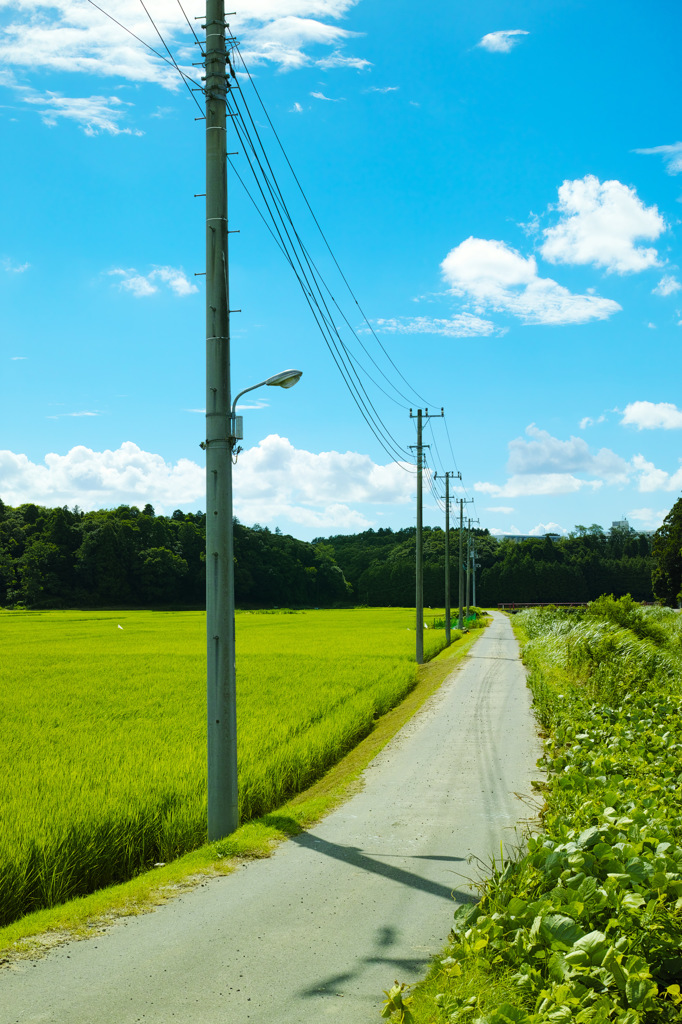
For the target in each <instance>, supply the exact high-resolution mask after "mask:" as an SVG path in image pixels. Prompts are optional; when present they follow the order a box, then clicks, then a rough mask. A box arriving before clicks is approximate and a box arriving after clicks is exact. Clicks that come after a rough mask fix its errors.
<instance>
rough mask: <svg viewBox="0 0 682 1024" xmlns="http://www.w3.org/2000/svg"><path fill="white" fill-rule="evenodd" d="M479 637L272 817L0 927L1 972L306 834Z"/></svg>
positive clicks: (435, 665) (434, 667)
mask: <svg viewBox="0 0 682 1024" xmlns="http://www.w3.org/2000/svg"><path fill="white" fill-rule="evenodd" d="M480 635H481V631H480V630H479V629H476V630H472V632H470V633H468V634H465V635H464V636H463V637H462V638H461V639H460V640H458V641H457V642H456V643H454V644H453V645H452V646H451V647H449V648H446V649H445V650H444V651H441V653H440V654H438V655H436V657H435V658H433V659H432V660H431V661H430V662H427V663H426V664H425V665H422V666H420V667H419V670H418V680H417V684H416V686H415V687H414V688H413V689H412V690H411V691H410V693H409V694H408V695H407V697H406V698H405V699H404V700H403V701H402V703H401V704H399V705H397V706H396V707H395V708H393V709H392V710H391V711H389V712H387V713H386V714H385V715H383V716H382V717H381V718H380V719H378V721H377V723H376V725H375V727H374V729H373V730H372V732H371V733H370V734H369V735H368V736H367V737H365V739H364V740H362V741H361V742H360V743H359V744H358V745H357V746H356V747H354V748H353V750H351V751H350V752H349V753H348V754H346V756H345V757H343V758H342V759H341V760H340V761H339V762H338V763H337V764H336V765H334V767H333V768H331V769H330V770H329V771H328V772H327V773H326V774H325V775H324V776H323V777H322V778H321V779H320V780H319V781H318V782H316V783H314V784H313V785H312V786H311V787H309V788H308V789H307V790H305V792H303V793H299V794H298V795H297V796H296V797H294V798H293V799H292V800H290V801H289V802H288V803H287V804H285V805H284V806H282V807H280V808H278V809H277V810H276V811H273V812H271V813H270V814H266V815H264V816H263V817H262V818H258V819H256V820H254V821H250V822H247V823H246V824H244V825H242V826H241V827H240V828H239V829H238V830H237V831H236V832H235V833H233V835H231V836H229V837H228V838H227V839H222V840H220V841H219V842H216V843H208V844H207V845H205V846H202V847H200V848H199V849H197V850H194V851H192V852H191V853H188V854H185V855H184V856H183V857H179V858H178V859H177V860H174V861H172V862H171V863H169V864H164V865H163V866H160V867H156V868H154V869H153V870H151V871H147V872H145V873H144V874H141V875H138V876H137V877H136V878H133V879H131V880H130V881H128V882H124V883H123V884H121V885H115V886H111V887H110V888H106V889H101V890H99V891H97V892H95V893H92V894H91V895H89V896H83V897H80V898H78V899H75V900H71V901H70V902H68V903H64V904H61V905H60V906H57V907H52V908H50V909H48V910H39V911H36V912H35V913H32V914H27V915H26V916H25V917H23V918H21V919H20V920H18V921H15V922H14V923H13V924H10V925H7V926H6V927H4V928H0V965H3V964H5V965H6V964H8V963H10V962H11V961H12V960H14V959H18V958H22V959H24V958H29V959H31V958H35V957H37V956H40V955H41V954H43V953H45V952H47V951H48V950H49V949H51V948H52V947H54V946H55V945H58V944H60V943H62V942H66V941H69V940H72V939H80V938H88V937H90V936H92V935H96V934H98V933H101V932H102V931H104V930H105V929H106V928H107V927H109V926H110V925H111V924H112V923H113V922H114V921H115V920H117V919H118V918H121V917H125V916H130V915H136V914H142V913H147V912H149V911H151V910H153V909H154V907H156V906H159V905H160V904H162V903H165V902H166V901H167V900H169V899H172V898H173V897H174V896H177V895H179V894H180V893H182V892H186V891H187V890H188V889H191V888H194V887H195V886H197V885H200V884H202V883H203V882H205V881H206V879H207V878H211V877H215V876H217V875H225V874H229V873H230V872H231V871H233V870H234V869H235V868H236V867H237V866H238V865H239V863H240V861H241V860H244V859H251V858H255V857H267V856H269V854H270V853H271V852H272V850H273V849H274V847H275V846H276V844H277V843H278V842H281V841H282V840H284V839H286V838H287V837H288V836H289V835H295V834H297V833H298V832H301V831H303V830H304V829H306V828H310V827H311V826H312V825H314V824H315V823H316V822H317V821H319V820H320V819H321V818H322V817H324V815H326V814H328V813H329V812H330V811H331V810H333V809H334V808H335V807H337V806H338V805H339V804H341V803H342V802H343V801H344V800H346V799H348V797H349V796H351V795H352V794H353V793H354V792H355V791H356V790H357V788H358V787H359V785H360V775H361V773H362V771H363V769H364V768H366V767H367V765H368V764H369V763H370V761H371V760H372V759H373V758H374V757H375V756H376V755H377V754H378V753H379V751H380V750H381V749H382V748H383V747H384V746H385V745H386V744H387V743H388V741H389V740H390V739H391V738H392V737H393V736H394V735H395V734H396V733H397V732H398V731H399V730H400V729H401V728H402V727H403V725H405V723H406V722H407V721H409V719H410V718H412V716H413V715H414V714H416V712H417V711H419V709H420V708H421V707H422V705H423V704H424V703H425V701H427V700H428V698H429V697H431V696H432V695H433V694H434V693H435V692H436V690H438V688H439V687H440V686H441V685H442V683H443V682H444V680H445V679H446V677H447V676H448V675H449V674H450V673H451V672H452V671H453V670H454V669H456V668H457V667H458V665H459V664H460V663H461V662H462V661H463V659H464V658H465V657H466V655H467V653H468V651H469V650H470V648H471V647H472V645H473V644H474V643H475V641H476V639H477V637H479V636H480Z"/></svg>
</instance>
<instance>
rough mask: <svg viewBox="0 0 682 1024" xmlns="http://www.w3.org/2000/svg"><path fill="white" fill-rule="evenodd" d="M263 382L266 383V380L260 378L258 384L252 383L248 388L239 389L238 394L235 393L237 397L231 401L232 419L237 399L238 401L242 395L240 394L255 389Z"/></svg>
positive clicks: (260, 386) (261, 385)
mask: <svg viewBox="0 0 682 1024" xmlns="http://www.w3.org/2000/svg"><path fill="white" fill-rule="evenodd" d="M264 384H267V381H265V380H262V381H261V382H260V384H252V385H251V387H250V388H244V390H243V391H240V392H239V394H238V395H237V397H236V398H235V400H234V402H233V403H232V412H231V417H232V419H234V414H235V410H236V408H237V402H238V401H239V399H240V398H241V397H242V395H245V394H246V392H247V391H255V390H256V388H262V387H263V385H264Z"/></svg>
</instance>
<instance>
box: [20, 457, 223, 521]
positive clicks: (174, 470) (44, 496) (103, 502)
mask: <svg viewBox="0 0 682 1024" xmlns="http://www.w3.org/2000/svg"><path fill="white" fill-rule="evenodd" d="M0 480H1V481H2V498H3V501H5V502H6V503H7V504H9V505H20V504H22V503H24V502H28V501H33V502H36V503H38V504H43V505H48V506H55V505H65V504H66V505H80V507H81V508H83V509H85V510H89V509H95V508H106V507H115V506H116V505H121V504H140V503H142V504H146V502H148V501H150V502H151V503H152V504H153V505H155V506H156V507H158V508H159V509H163V510H166V511H172V510H173V509H174V508H177V507H178V505H180V504H183V505H187V504H188V503H189V504H195V505H202V504H205V502H202V498H203V495H204V493H205V474H204V470H203V469H202V468H201V467H199V466H198V465H196V464H195V463H194V462H190V461H189V460H188V459H180V460H178V462H177V463H175V464H174V465H173V464H171V463H167V462H166V461H165V460H164V459H163V458H162V457H161V456H160V455H153V454H152V453H150V452H145V451H143V450H142V449H141V448H138V446H137V445H136V444H134V443H133V442H132V441H125V442H124V443H123V444H122V445H121V447H120V448H119V449H117V450H116V451H103V452H95V451H92V450H91V449H90V448H86V447H84V446H83V445H78V446H77V447H76V448H72V449H71V450H70V451H69V452H68V453H67V454H66V455H57V454H55V453H50V454H48V455H46V456H45V460H44V464H43V465H38V464H37V463H34V462H31V461H30V460H29V459H28V458H27V457H26V456H25V455H15V454H14V452H9V451H3V452H0Z"/></svg>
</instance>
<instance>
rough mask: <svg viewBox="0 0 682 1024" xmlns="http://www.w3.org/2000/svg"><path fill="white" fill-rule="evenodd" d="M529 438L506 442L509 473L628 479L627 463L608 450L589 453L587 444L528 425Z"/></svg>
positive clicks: (610, 479) (610, 481) (576, 438)
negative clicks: (569, 474) (581, 475)
mask: <svg viewBox="0 0 682 1024" xmlns="http://www.w3.org/2000/svg"><path fill="white" fill-rule="evenodd" d="M526 434H527V435H528V436H529V437H530V438H531V440H530V441H526V440H525V439H524V438H522V437H517V438H515V439H514V440H513V441H510V442H509V461H508V463H507V469H508V470H509V472H510V473H512V474H524V475H525V474H566V473H578V472H579V473H587V474H589V475H590V476H594V477H598V478H600V479H604V480H606V481H607V482H609V483H624V482H625V481H626V480H627V473H628V463H627V462H626V461H625V459H622V458H621V457H620V455H616V453H615V452H612V451H611V449H610V448H601V449H600V450H599V451H598V452H597V453H596V454H595V455H593V454H592V452H591V451H590V448H589V446H588V444H587V442H586V441H584V440H583V439H582V438H581V437H571V438H569V440H568V441H561V440H559V439H558V438H556V437H552V435H551V434H550V433H549V432H548V431H546V430H540V429H538V427H536V426H535V424H534V423H531V424H530V426H528V427H526Z"/></svg>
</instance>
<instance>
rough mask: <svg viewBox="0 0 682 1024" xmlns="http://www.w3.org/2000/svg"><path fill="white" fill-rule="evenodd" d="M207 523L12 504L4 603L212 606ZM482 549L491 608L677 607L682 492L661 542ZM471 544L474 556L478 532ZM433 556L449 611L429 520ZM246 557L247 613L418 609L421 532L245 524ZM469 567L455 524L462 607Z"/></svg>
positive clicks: (241, 544) (1, 537)
mask: <svg viewBox="0 0 682 1024" xmlns="http://www.w3.org/2000/svg"><path fill="white" fill-rule="evenodd" d="M205 525H206V516H205V513H203V512H195V513H192V512H181V511H179V510H176V511H175V512H173V513H172V515H170V516H162V515H156V513H155V511H154V509H153V507H152V506H151V505H145V506H144V508H142V509H139V508H137V507H136V506H134V505H132V506H131V505H120V506H119V507H118V508H115V509H108V510H101V511H96V512H83V511H82V510H80V509H79V508H78V507H75V508H72V509H69V508H67V507H62V508H43V507H41V506H39V505H34V504H25V505H21V506H19V507H18V508H11V507H9V506H7V505H5V504H3V502H2V501H0V605H2V606H5V607H7V606H9V607H13V606H21V605H24V606H25V607H29V608H69V607H92V608H98V607H110V608H113V607H148V606H152V607H188V608H192V607H196V608H201V607H204V605H205V585H206V584H205V550H204V549H205ZM472 544H473V550H474V559H473V560H474V562H475V564H476V574H475V578H476V584H475V586H476V591H475V600H476V604H478V605H486V606H491V605H492V606H494V605H497V604H499V603H501V602H512V601H516V602H518V603H525V602H534V601H546V602H568V601H590V600H594V599H595V598H597V597H599V596H600V595H601V594H605V593H606V594H614V595H615V596H616V597H618V596H622V595H624V594H627V593H629V594H631V595H632V597H633V598H634V599H635V600H638V601H651V600H654V599H655V598H659V599H662V600H664V601H666V602H667V603H669V604H676V603H677V600H678V595H679V593H680V590H681V589H682V554H681V551H682V499H680V501H678V502H677V504H676V505H675V507H674V509H673V510H671V512H670V514H669V516H668V517H667V519H666V521H665V523H664V524H663V526H662V527H661V529H660V530H659V531H658V532H657V533H656V535H654V536H653V537H652V536H650V535H649V534H646V533H638V532H636V531H634V530H632V529H630V528H629V527H627V526H619V525H616V526H614V527H612V528H611V529H610V530H608V531H605V530H603V529H602V528H601V527H600V526H598V525H596V524H595V525H592V526H590V527H584V526H577V527H575V530H574V531H573V532H572V533H571V534H570V535H569V536H567V537H561V538H559V537H556V536H555V537H551V536H546V537H538V538H529V539H525V540H521V541H516V540H512V539H508V538H506V539H505V538H502V539H497V538H495V537H493V536H491V535H490V534H489V532H488V531H487V530H472ZM462 546H463V550H464V551H465V552H466V549H467V537H466V536H463V545H462ZM423 551H424V602H425V604H426V605H427V606H428V605H430V606H432V607H442V605H443V603H444V575H445V533H444V531H443V530H441V529H439V528H428V527H427V528H425V530H424V534H423ZM234 553H235V599H236V603H237V606H238V607H244V608H258V607H260V608H268V607H287V606H289V607H331V606H335V605H344V604H346V605H347V604H366V605H374V606H385V605H397V606H406V607H409V606H410V605H413V604H414V591H415V529H414V527H410V528H406V529H403V530H395V531H394V530H391V529H379V530H366V531H364V532H363V533H358V534H354V535H345V534H339V535H336V536H331V537H318V538H316V539H315V540H313V541H312V542H310V543H309V542H306V541H301V540H297V539H296V538H294V537H291V536H288V535H286V534H282V533H281V532H280V531H279V530H275V531H270V530H269V529H267V528H263V527H260V526H254V527H246V526H244V525H243V524H241V523H239V522H238V521H237V520H235V524H234ZM458 561H459V531H458V530H457V529H453V530H451V531H450V566H451V568H450V576H451V603H452V605H453V607H454V606H456V605H457V603H458ZM652 577H653V585H652ZM471 599H472V602H473V599H474V593H473V585H472V589H471Z"/></svg>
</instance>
